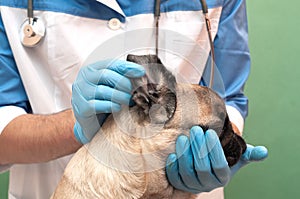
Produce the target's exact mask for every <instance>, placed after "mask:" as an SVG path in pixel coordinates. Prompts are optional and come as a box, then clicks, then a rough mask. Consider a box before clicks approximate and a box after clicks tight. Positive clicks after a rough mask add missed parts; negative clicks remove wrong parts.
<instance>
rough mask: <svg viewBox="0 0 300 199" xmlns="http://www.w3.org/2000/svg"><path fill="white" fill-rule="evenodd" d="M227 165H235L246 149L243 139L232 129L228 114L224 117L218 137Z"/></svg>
mask: <svg viewBox="0 0 300 199" xmlns="http://www.w3.org/2000/svg"><path fill="white" fill-rule="evenodd" d="M219 139H220V142H221V145H222V148H223V150H224V154H225V157H226V160H227V162H228V165H229V166H230V167H231V166H233V165H235V164H236V163H237V162H238V161H239V159H240V158H241V156H242V154H243V153H244V152H245V151H246V148H247V144H246V142H245V140H244V139H243V138H242V137H241V136H239V135H238V134H236V133H235V132H234V131H233V128H232V125H231V122H230V121H229V117H228V115H227V116H226V118H225V122H224V127H223V130H222V133H221V135H220V137H219Z"/></svg>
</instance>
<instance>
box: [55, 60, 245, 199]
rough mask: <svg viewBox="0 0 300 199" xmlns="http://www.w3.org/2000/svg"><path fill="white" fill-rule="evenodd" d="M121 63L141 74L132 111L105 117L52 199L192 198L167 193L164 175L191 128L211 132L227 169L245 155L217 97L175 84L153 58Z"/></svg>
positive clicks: (134, 82)
mask: <svg viewBox="0 0 300 199" xmlns="http://www.w3.org/2000/svg"><path fill="white" fill-rule="evenodd" d="M127 60H128V61H131V62H135V63H137V64H140V65H142V66H144V67H145V70H146V75H145V76H143V77H142V78H137V79H132V80H131V81H132V86H133V93H132V99H133V101H134V102H135V103H134V105H132V106H124V107H123V108H122V110H121V111H120V112H118V113H114V114H110V116H109V117H108V118H107V119H106V121H105V122H104V124H103V125H102V127H101V129H100V130H99V132H98V133H97V134H96V135H95V136H94V138H93V139H92V140H91V142H90V143H88V144H86V145H84V146H83V147H81V148H80V149H79V150H78V151H77V152H76V153H75V154H74V156H73V157H72V159H71V161H70V162H69V164H68V165H67V167H66V169H65V172H64V175H63V176H62V178H61V181H60V182H59V184H58V186H57V188H56V190H55V192H54V193H53V195H52V198H53V199H56V198H59V199H64V198H65V199H70V198H72V199H82V198H93V199H94V198H104V199H110V198H111V199H116V198H122V199H123V198H132V199H147V198H180V199H182V198H195V197H196V195H194V194H191V193H187V192H183V191H180V190H177V189H175V188H173V187H172V186H171V185H170V184H169V183H168V180H167V177H166V174H165V163H166V159H167V156H168V155H169V154H170V153H173V152H174V151H175V140H176V138H177V137H178V136H179V135H180V134H185V135H187V136H188V135H189V130H190V128H191V127H193V126H195V125H199V126H200V127H202V128H203V129H204V131H205V130H207V129H214V130H215V131H216V132H217V134H218V136H219V139H220V142H221V145H222V148H223V150H224V154H225V156H226V159H227V162H228V165H229V166H233V165H234V164H236V163H237V162H238V160H239V159H240V157H241V155H242V154H243V153H244V151H245V150H246V143H245V141H244V140H243V138H242V137H240V136H239V135H238V134H237V133H236V132H234V130H233V127H232V124H231V122H230V121H229V118H228V115H227V112H226V108H225V104H224V101H223V99H222V98H220V97H219V95H218V94H217V93H215V92H214V91H213V90H211V89H210V88H208V87H203V86H200V85H192V84H179V83H176V79H175V77H174V76H173V75H172V73H171V72H169V71H168V70H167V69H166V68H165V66H164V65H163V64H162V62H161V61H160V59H159V58H158V57H157V56H155V55H140V56H137V55H128V56H127Z"/></svg>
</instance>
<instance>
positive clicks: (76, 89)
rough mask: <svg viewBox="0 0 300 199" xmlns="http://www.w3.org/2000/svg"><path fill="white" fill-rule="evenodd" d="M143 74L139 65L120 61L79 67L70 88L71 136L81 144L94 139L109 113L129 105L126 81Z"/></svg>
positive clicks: (129, 95)
mask: <svg viewBox="0 0 300 199" xmlns="http://www.w3.org/2000/svg"><path fill="white" fill-rule="evenodd" d="M144 74H145V70H144V68H143V67H142V66H140V65H137V64H135V63H132V62H127V61H122V60H117V61H112V60H104V61H99V62H96V63H94V64H91V65H88V66H85V67H83V68H81V70H80V71H79V74H78V76H77V78H76V80H75V82H74V83H73V85H72V107H73V112H74V115H75V118H76V122H75V126H74V134H75V137H76V139H77V140H78V141H79V142H80V143H82V144H85V143H88V142H89V141H90V140H91V139H92V138H93V137H94V135H95V134H96V132H97V131H98V130H99V129H100V127H101V125H102V124H103V122H104V121H105V119H106V117H107V116H108V115H109V113H112V112H117V111H119V110H120V109H121V104H129V101H130V98H131V90H132V85H131V82H130V80H129V79H128V78H137V77H141V76H143V75H144Z"/></svg>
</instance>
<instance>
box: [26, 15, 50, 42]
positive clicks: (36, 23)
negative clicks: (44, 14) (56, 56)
mask: <svg viewBox="0 0 300 199" xmlns="http://www.w3.org/2000/svg"><path fill="white" fill-rule="evenodd" d="M45 32H46V27H45V25H44V23H43V22H42V20H41V19H39V18H37V17H34V18H27V19H26V20H25V21H24V22H23V24H22V25H21V29H20V37H21V38H20V39H21V42H22V44H23V45H24V46H26V47H34V46H36V45H37V44H38V43H39V42H40V41H41V40H42V39H43V37H44V35H45Z"/></svg>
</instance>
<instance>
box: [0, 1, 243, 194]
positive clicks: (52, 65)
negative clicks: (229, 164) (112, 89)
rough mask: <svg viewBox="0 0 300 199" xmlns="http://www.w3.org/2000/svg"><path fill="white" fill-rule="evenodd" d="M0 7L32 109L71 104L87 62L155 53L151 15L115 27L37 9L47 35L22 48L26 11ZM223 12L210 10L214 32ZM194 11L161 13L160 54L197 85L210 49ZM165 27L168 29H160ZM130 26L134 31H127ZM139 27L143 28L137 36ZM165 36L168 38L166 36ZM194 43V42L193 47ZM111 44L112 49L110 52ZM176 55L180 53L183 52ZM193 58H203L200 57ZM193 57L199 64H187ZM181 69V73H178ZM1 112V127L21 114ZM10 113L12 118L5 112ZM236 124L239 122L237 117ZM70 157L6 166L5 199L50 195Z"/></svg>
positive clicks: (114, 6)
mask: <svg viewBox="0 0 300 199" xmlns="http://www.w3.org/2000/svg"><path fill="white" fill-rule="evenodd" d="M104 2H108V1H104ZM114 2H115V1H111V3H106V4H107V5H108V6H109V7H111V8H112V9H114V10H116V11H118V12H122V10H121V9H120V8H119V7H118V5H117V4H116V3H114ZM0 9H1V15H2V18H3V22H4V26H5V29H6V33H7V35H8V39H9V42H10V45H11V48H12V51H13V54H14V57H15V60H16V63H17V66H18V69H19V72H20V75H21V77H22V80H23V84H24V87H25V89H26V92H27V95H28V98H29V101H30V104H31V106H32V109H33V112H34V113H38V114H49V113H56V112H59V111H61V110H64V109H67V108H71V104H70V99H71V85H72V83H73V81H74V79H75V78H76V75H77V73H78V71H79V68H80V67H81V66H83V65H85V64H86V63H91V62H94V61H97V60H100V59H103V58H115V57H117V58H121V59H122V58H124V57H125V55H126V54H127V53H128V52H133V53H136V54H144V53H151V52H154V49H153V47H154V43H155V42H154V41H155V38H154V36H153V27H154V19H153V15H151V14H143V15H138V16H131V17H128V18H126V22H125V23H121V24H115V25H116V26H119V27H110V26H109V24H108V23H107V21H106V20H97V19H92V18H84V17H80V16H74V15H70V14H65V13H60V12H52V11H35V16H38V17H40V18H41V20H43V21H44V23H45V26H46V36H45V38H44V39H43V40H42V41H41V43H40V44H39V45H38V46H37V47H35V48H26V47H23V46H22V44H21V43H20V39H19V31H20V30H19V28H20V25H21V24H22V22H23V21H24V19H25V18H26V10H25V9H20V8H11V7H0ZM221 11H222V8H221V7H217V8H214V9H213V11H212V12H210V18H211V21H212V28H213V36H215V34H216V31H217V29H218V22H219V17H220V13H221ZM196 12H198V11H194V12H186V13H184V14H182V15H180V13H179V12H171V13H162V14H161V23H160V27H161V32H160V39H161V40H160V46H159V47H160V48H161V50H160V52H159V55H160V58H161V59H162V61H163V62H164V64H165V65H166V66H167V67H168V68H169V69H170V70H172V72H173V73H174V74H175V76H176V77H177V79H178V80H179V81H185V82H190V83H196V84H197V83H199V80H200V78H201V75H202V72H203V68H204V65H205V62H206V60H207V56H208V53H209V51H210V48H209V43H208V41H207V33H206V29H205V24H204V20H203V17H202V15H201V12H198V13H196ZM195 13H196V14H195ZM178 16H180V18H178ZM195 16H197V17H195ZM180 22H184V23H181V24H182V25H184V27H183V26H181V25H178V23H179V24H180ZM185 26H186V27H185ZM188 26H189V27H188ZM145 28H149V30H147V31H146V32H143V31H145ZM164 29H165V30H167V31H162V30H164ZM133 30H135V32H130V31H133ZM172 31H174V34H172ZM141 32H143V33H142V34H141V35H139V33H141ZM182 35H184V36H182ZM166 36H167V37H168V39H164V37H166ZM147 37H148V38H147ZM172 37H173V38H172ZM128 38H129V40H127V41H126V42H124V40H122V39H125V40H126V39H128ZM136 40H140V42H141V43H144V44H143V45H142V46H140V47H142V48H140V49H138V50H137V49H134V48H135V44H137V43H134V42H135V41H136ZM105 41H109V42H105ZM190 41H197V42H198V43H197V44H196V43H195V42H190ZM132 42H133V43H134V44H132ZM195 44H196V45H195ZM197 45H198V46H197ZM195 46H197V47H196V50H195ZM199 46H201V47H199ZM111 49H115V50H113V51H111ZM166 50H167V51H166ZM192 50H193V51H192ZM182 53H183V54H184V53H186V54H189V57H188V60H184V59H182V57H184V55H183V54H182ZM178 54H181V56H182V57H180V56H178ZM195 57H201V59H200V60H199V59H198V58H195ZM193 62H195V63H198V64H196V65H195V64H191V63H193ZM199 63H200V64H199ZM187 64H188V65H189V66H187ZM183 65H185V67H183ZM179 74H182V75H181V76H179ZM231 109H232V108H231ZM233 109H234V108H233ZM12 110H18V111H13V112H11V111H12ZM1 111H2V112H1ZM0 113H1V114H2V113H3V114H5V115H6V120H5V121H4V122H2V123H1V125H2V129H3V128H4V127H5V125H6V124H7V123H8V122H9V121H10V120H12V119H13V118H15V117H16V116H18V115H20V114H25V112H24V111H22V110H20V109H19V108H17V107H6V110H5V109H0ZM9 113H10V117H8V116H7V115H9ZM1 114H0V115H1ZM229 114H231V115H236V117H237V118H238V120H240V118H241V116H240V115H239V113H238V112H237V110H231V113H229ZM239 123H242V122H241V121H239ZM2 129H0V132H1V131H2ZM70 157H71V156H67V157H64V158H60V159H57V160H54V161H50V162H47V163H41V164H27V165H13V166H12V167H11V168H10V185H9V187H10V188H9V198H10V199H13V198H18V199H19V198H22V199H27V198H28V199H33V198H35V199H45V198H48V197H49V196H50V195H51V193H52V192H53V190H54V188H55V187H56V185H57V183H58V181H59V179H60V177H61V176H62V173H63V171H64V168H65V166H66V164H67V163H68V161H69V159H70ZM3 168H4V167H3ZM199 198H201V199H205V198H210V199H212V198H218V199H220V198H223V189H222V188H221V189H218V190H215V191H212V193H204V194H200V195H199Z"/></svg>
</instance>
